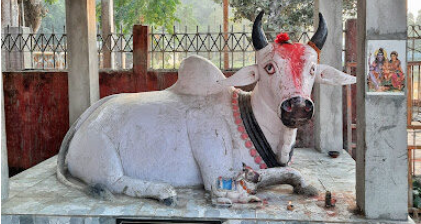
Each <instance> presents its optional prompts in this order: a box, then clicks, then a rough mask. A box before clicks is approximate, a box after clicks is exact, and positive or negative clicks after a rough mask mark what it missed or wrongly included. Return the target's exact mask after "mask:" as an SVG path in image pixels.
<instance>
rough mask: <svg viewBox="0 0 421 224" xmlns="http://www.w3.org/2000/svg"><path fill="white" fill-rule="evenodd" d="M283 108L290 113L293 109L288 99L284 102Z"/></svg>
mask: <svg viewBox="0 0 421 224" xmlns="http://www.w3.org/2000/svg"><path fill="white" fill-rule="evenodd" d="M281 109H282V110H284V111H285V112H288V113H290V112H291V111H292V107H291V103H290V102H289V100H288V101H285V102H284V103H283V104H282V108H281Z"/></svg>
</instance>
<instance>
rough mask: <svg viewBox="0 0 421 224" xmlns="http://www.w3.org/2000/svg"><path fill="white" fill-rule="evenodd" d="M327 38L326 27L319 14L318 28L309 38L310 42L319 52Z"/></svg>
mask: <svg viewBox="0 0 421 224" xmlns="http://www.w3.org/2000/svg"><path fill="white" fill-rule="evenodd" d="M326 38H327V25H326V21H325V19H324V18H323V15H322V14H321V13H319V27H318V28H317V31H316V33H315V34H314V35H313V37H312V38H311V42H313V43H314V44H315V45H316V47H317V48H319V50H321V49H322V48H323V45H324V44H325V41H326Z"/></svg>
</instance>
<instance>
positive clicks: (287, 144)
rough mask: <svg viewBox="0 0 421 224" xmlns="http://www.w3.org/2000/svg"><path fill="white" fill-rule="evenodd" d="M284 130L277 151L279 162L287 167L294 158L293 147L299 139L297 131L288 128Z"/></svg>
mask: <svg viewBox="0 0 421 224" xmlns="http://www.w3.org/2000/svg"><path fill="white" fill-rule="evenodd" d="M283 129H284V130H282V135H281V136H280V139H279V144H278V147H277V149H276V151H277V152H278V153H277V154H278V156H279V159H278V161H280V163H281V166H287V165H288V163H289V161H290V160H291V158H292V152H293V147H294V145H295V139H296V138H297V129H296V128H287V127H283Z"/></svg>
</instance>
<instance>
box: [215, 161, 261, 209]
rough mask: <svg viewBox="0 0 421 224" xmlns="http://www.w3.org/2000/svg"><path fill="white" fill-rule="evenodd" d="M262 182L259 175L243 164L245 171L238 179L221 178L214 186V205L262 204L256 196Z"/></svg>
mask: <svg viewBox="0 0 421 224" xmlns="http://www.w3.org/2000/svg"><path fill="white" fill-rule="evenodd" d="M260 181H261V176H260V175H259V173H257V172H256V171H254V170H253V169H252V168H251V167H249V166H247V165H246V164H244V163H243V170H242V171H241V172H240V173H239V174H238V175H237V177H236V178H230V179H224V178H222V177H219V178H218V179H217V180H216V181H215V183H214V185H213V186H212V188H211V189H212V190H211V191H212V192H211V193H212V204H214V205H228V206H231V205H232V204H233V203H250V202H261V201H262V200H261V199H260V198H258V197H257V196H255V194H256V193H257V183H258V182H260Z"/></svg>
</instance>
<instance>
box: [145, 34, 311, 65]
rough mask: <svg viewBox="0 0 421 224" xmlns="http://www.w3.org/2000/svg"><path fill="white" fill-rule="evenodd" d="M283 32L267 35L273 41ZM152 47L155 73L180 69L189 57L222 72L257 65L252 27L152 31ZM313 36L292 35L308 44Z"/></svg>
mask: <svg viewBox="0 0 421 224" xmlns="http://www.w3.org/2000/svg"><path fill="white" fill-rule="evenodd" d="M278 33H279V32H267V33H266V36H267V38H268V40H269V41H273V40H274V39H275V38H276V35H277V34H278ZM149 35H150V40H151V41H150V46H149V58H150V60H149V68H150V69H152V70H161V69H164V70H168V69H169V70H173V69H178V67H179V66H180V63H181V61H182V59H184V58H186V57H188V56H189V55H193V54H195V55H200V56H203V57H205V58H207V59H209V60H210V61H212V62H213V63H214V64H215V65H216V66H218V67H219V68H220V69H224V70H235V69H239V68H242V67H244V66H247V65H250V64H253V63H255V50H254V48H253V44H252V40H251V31H250V28H247V29H246V27H245V26H243V28H242V30H241V31H235V30H234V28H233V26H231V31H230V32H228V33H224V32H223V31H222V26H220V27H219V31H216V32H215V31H210V27H208V28H207V31H205V32H203V31H199V27H196V32H189V31H188V29H187V27H185V29H184V31H180V30H176V28H175V27H174V33H166V32H165V31H157V30H154V29H151V32H150V33H149ZM311 35H312V33H311V32H310V31H308V32H302V33H299V34H290V38H291V40H293V41H296V42H302V43H307V42H308V41H309V40H310V36H311Z"/></svg>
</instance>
